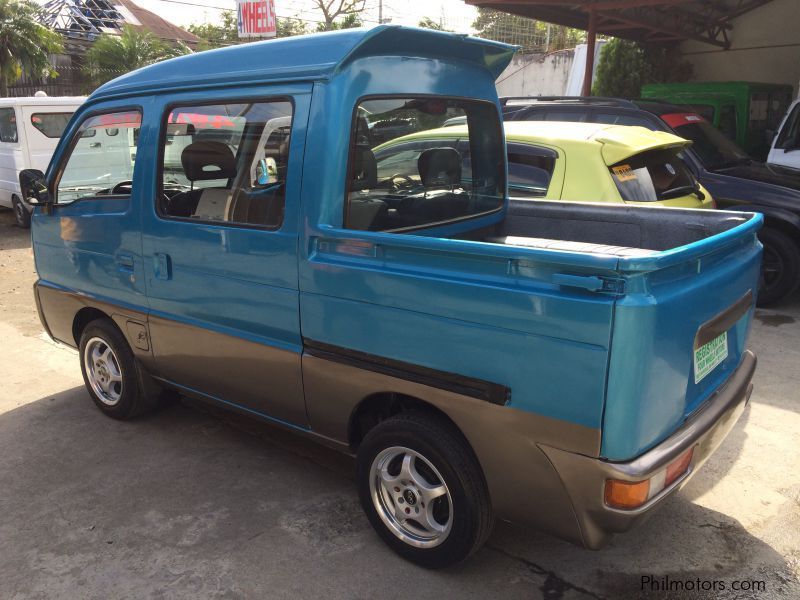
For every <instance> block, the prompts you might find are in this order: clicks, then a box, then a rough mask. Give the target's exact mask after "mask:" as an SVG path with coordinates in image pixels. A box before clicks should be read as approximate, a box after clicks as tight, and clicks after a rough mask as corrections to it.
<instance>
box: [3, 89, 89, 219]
mask: <svg viewBox="0 0 800 600" xmlns="http://www.w3.org/2000/svg"><path fill="white" fill-rule="evenodd" d="M84 100H85V98H81V97H57V98H50V97H46V96H45V97H42V98H39V97H35V98H0V206H4V207H6V208H11V209H13V210H14V216H15V218H16V220H17V225H19V226H20V227H30V211H31V207H30V206H28V205H26V204H25V202H24V200H23V199H22V194H20V189H19V172H20V171H22V170H23V169H45V168H47V164H48V163H49V162H50V157H51V156H52V155H53V150H55V148H56V144H57V143H58V140H59V138H60V137H61V133H62V132H63V131H64V128H65V127H66V126H67V123H68V122H69V119H70V117H71V116H72V113H74V112H75V109H77V108H78V107H79V106H80V105H81V104H82V103H83V101H84Z"/></svg>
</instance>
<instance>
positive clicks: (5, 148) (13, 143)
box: [0, 106, 25, 208]
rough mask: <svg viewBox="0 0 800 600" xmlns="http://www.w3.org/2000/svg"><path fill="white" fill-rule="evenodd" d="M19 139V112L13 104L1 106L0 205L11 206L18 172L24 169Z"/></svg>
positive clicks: (17, 184) (16, 185)
mask: <svg viewBox="0 0 800 600" xmlns="http://www.w3.org/2000/svg"><path fill="white" fill-rule="evenodd" d="M22 152H23V151H22V144H20V140H19V129H18V123H17V113H16V110H15V108H14V107H13V106H2V107H0V206H5V207H7V208H11V196H12V195H13V194H16V193H17V188H18V187H19V182H18V181H17V173H19V171H20V170H21V169H24V168H25V166H24V160H23V153H22Z"/></svg>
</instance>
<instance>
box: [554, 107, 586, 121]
mask: <svg viewBox="0 0 800 600" xmlns="http://www.w3.org/2000/svg"><path fill="white" fill-rule="evenodd" d="M544 120H545V121H570V122H576V121H577V122H583V121H585V120H586V111H585V110H554V111H552V112H549V113H546V116H545V118H544Z"/></svg>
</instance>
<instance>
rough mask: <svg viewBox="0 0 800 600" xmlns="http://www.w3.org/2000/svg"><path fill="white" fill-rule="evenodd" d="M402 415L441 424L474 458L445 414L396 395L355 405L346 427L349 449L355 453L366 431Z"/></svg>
mask: <svg viewBox="0 0 800 600" xmlns="http://www.w3.org/2000/svg"><path fill="white" fill-rule="evenodd" d="M406 411H415V412H421V413H427V414H430V415H432V416H434V417H435V418H437V419H439V420H440V421H442V422H444V423H445V424H446V425H447V426H448V427H449V428H451V429H452V430H453V431H454V432H455V433H457V435H458V436H459V437H461V438H462V439H463V440H464V442H465V443H466V444H467V446H469V448H470V450H471V451H472V454H473V456H475V451H474V449H473V448H472V445H471V444H470V442H469V440H468V439H467V437H466V436H465V435H464V433H463V432H462V431H461V428H460V427H459V426H458V425H457V424H456V423H455V421H453V419H452V418H450V416H449V415H448V414H447V413H446V412H445V411H443V410H442V409H441V408H439V407H437V406H435V405H434V404H432V403H430V402H428V401H426V400H423V399H422V398H418V397H415V396H411V395H408V394H403V393H398V392H388V391H387V392H375V393H372V394H370V395H368V396H367V397H365V398H363V399H362V400H361V401H360V402H359V403H358V404H356V405H355V407H354V408H353V410H352V412H351V413H350V418H349V420H348V423H347V443H348V444H349V446H350V448H352V449H354V450H355V449H357V448H358V446H359V445H360V444H361V442H362V440H363V439H364V436H365V435H367V433H368V432H369V430H370V429H372V428H373V427H375V426H376V425H377V424H378V423H380V422H381V421H385V420H386V419H388V418H390V417H393V416H395V415H397V414H400V413H401V412H406Z"/></svg>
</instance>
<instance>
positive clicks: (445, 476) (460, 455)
mask: <svg viewBox="0 0 800 600" xmlns="http://www.w3.org/2000/svg"><path fill="white" fill-rule="evenodd" d="M397 447H402V448H405V449H409V450H411V451H413V452H415V453H418V454H419V455H421V457H422V458H424V460H426V461H428V462H429V463H430V464H431V465H433V466H434V467H435V469H436V470H438V475H440V476H441V478H442V480H443V483H444V484H445V485H446V488H447V490H448V491H449V498H447V497H445V502H448V501H449V502H450V503H451V504H452V506H451V508H450V509H449V510H452V513H450V512H449V510H448V511H447V514H448V515H449V514H451V517H452V523H451V525H450V530H449V533H448V534H447V535H446V536H444V539H443V541H441V542H439V543H438V545H435V546H433V547H426V548H421V547H417V546H415V545H412V544H411V543H409V542H406V541H404V540H402V539H401V538H400V537H399V536H398V535H397V534H395V532H394V531H393V530H392V529H390V528H389V526H388V525H387V524H386V523H385V522H384V520H383V519H382V518H381V516H380V515H379V513H378V511H379V510H381V509H380V507H379V506H380V500H376V501H373V495H372V466H373V461H375V460H376V458H378V457H379V455H381V453H382V452H384V451H390V450H389V449H392V448H397ZM415 461H416V462H417V463H419V461H418V459H415ZM424 467H425V465H424V463H423V464H422V465H419V467H418V469H421V468H424ZM387 468H388V467H387ZM418 472H419V471H418ZM428 473H431V474H433V471H431V470H429V469H428ZM399 476H402V474H401V475H399ZM434 477H435V475H434ZM430 478H431V477H430V476H429V477H426V478H425V479H426V480H427V481H428V482H429V483H434V482H431V481H430ZM356 480H357V484H358V492H359V496H360V498H361V505H362V507H363V508H364V511H365V512H366V513H367V517H368V518H369V520H370V523H372V526H373V527H374V528H375V530H376V531H377V533H378V535H380V537H381V538H382V539H383V541H384V542H386V544H387V545H388V546H389V547H390V548H392V550H394V551H395V552H396V553H397V554H399V555H400V556H402V557H403V558H405V559H407V560H409V561H411V562H413V563H415V564H417V565H420V566H422V567H426V568H431V569H437V568H442V567H447V566H450V565H453V564H456V563H459V562H461V561H463V560H465V559H467V558H468V557H469V556H471V555H472V554H473V553H474V552H475V551H477V550H478V549H479V548H480V547H481V546H482V545H483V543H484V542H485V541H486V539H487V538H488V537H489V534H490V533H491V530H492V525H493V524H494V517H493V513H492V507H491V502H490V499H489V492H488V490H487V488H486V482H485V480H484V478H483V473H482V471H481V468H480V466H479V465H478V462H477V460H476V458H475V457H474V455H473V453H472V450H471V448H470V447H469V446H468V444H467V442H466V441H465V440H464V439H463V437H462V436H461V435H460V433H459V432H458V431H457V430H455V428H454V427H453V426H452V425H450V424H449V423H447V422H446V421H444V420H443V419H441V418H439V417H437V416H435V415H430V414H426V413H422V412H407V413H401V414H399V415H397V416H394V417H391V418H390V419H387V420H385V421H382V422H381V423H379V424H378V425H376V426H375V427H374V428H373V429H371V430H370V431H369V432H368V433H367V435H366V436H365V438H364V441H363V442H362V443H361V445H360V447H359V449H358V456H357V461H356ZM436 483H438V482H436ZM393 489H394V490H395V491H397V493H398V494H399V496H398V499H399V498H400V497H402V496H403V493H402V492H401V491H398V490H399V488H393ZM421 500H422V496H420V497H419V498H418V499H416V500H415V502H417V501H419V506H421V507H423V508H424V506H425V505H424V503H423V502H421ZM438 500H439V499H437V501H438ZM392 504H394V505H395V506H401V505H402V503H401V504H397V503H395V502H392ZM405 506H409V503H408V502H406V503H405ZM405 510H406V512H408V509H407V508H406V509H405Z"/></svg>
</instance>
